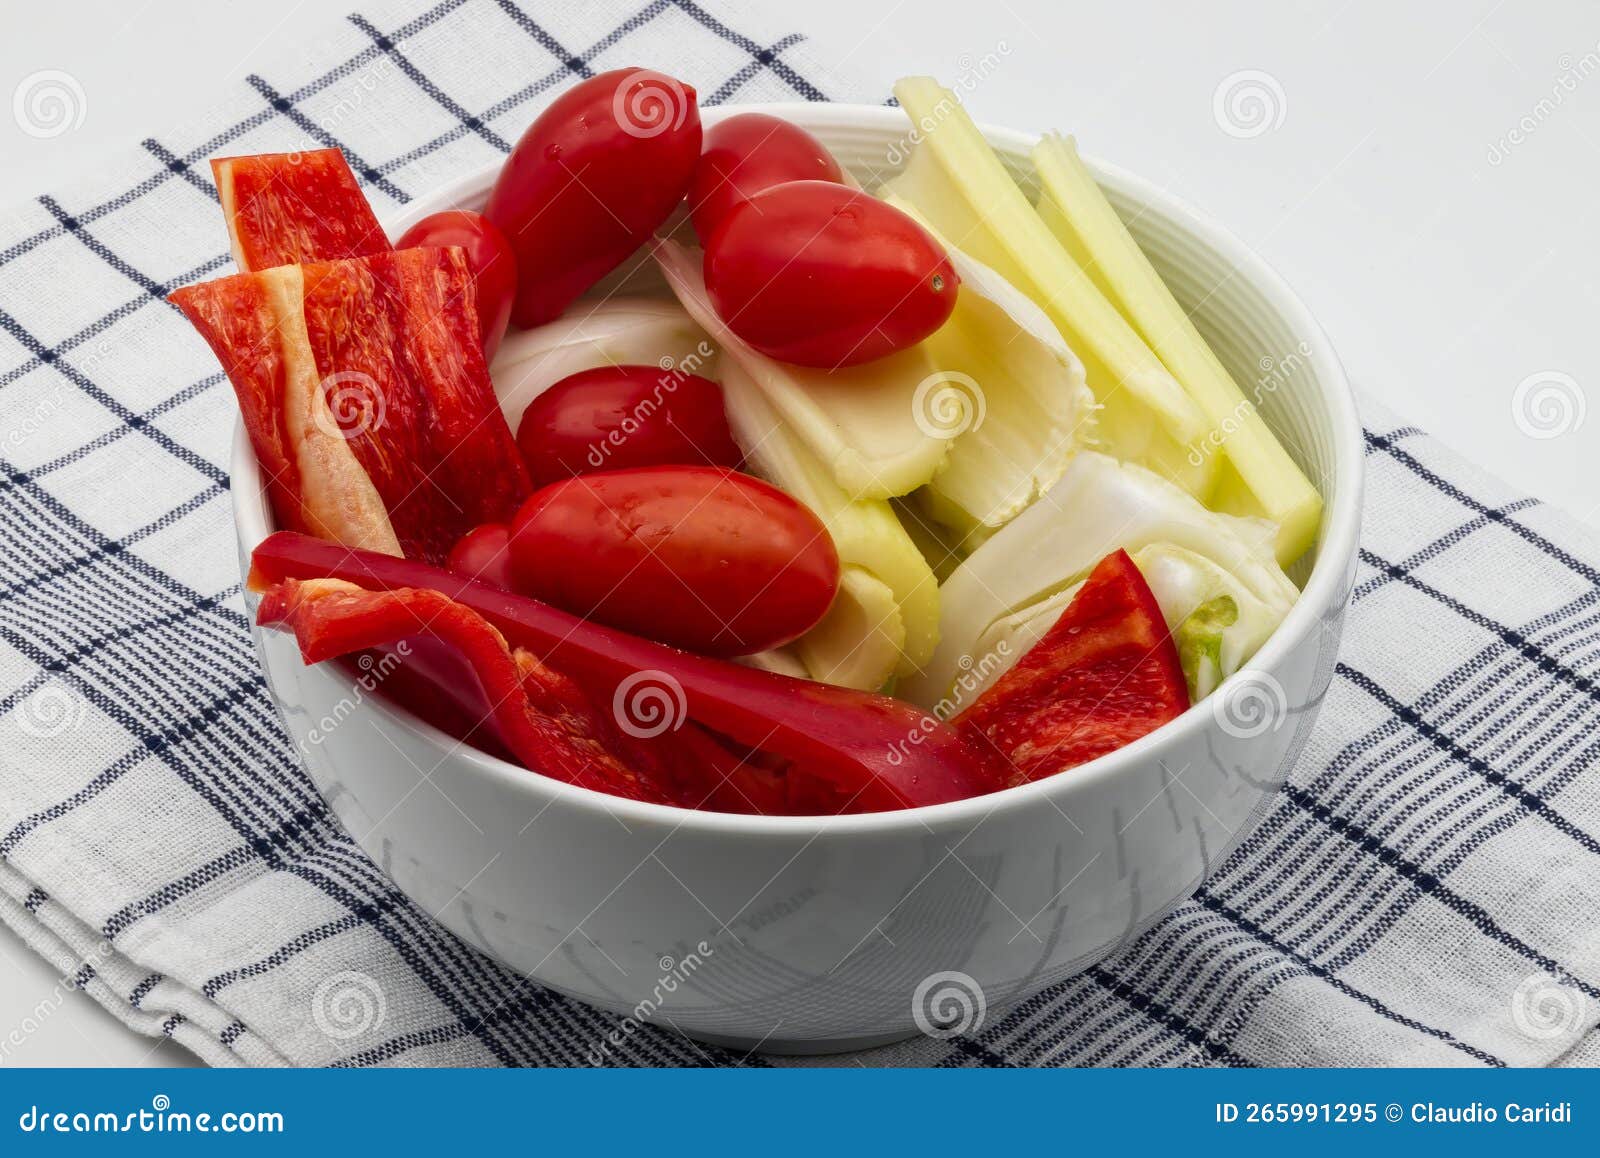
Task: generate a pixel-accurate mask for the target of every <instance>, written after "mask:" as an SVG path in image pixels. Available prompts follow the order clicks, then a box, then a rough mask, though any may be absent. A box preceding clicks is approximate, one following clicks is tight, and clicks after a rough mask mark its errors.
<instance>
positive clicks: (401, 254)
mask: <svg viewBox="0 0 1600 1158" xmlns="http://www.w3.org/2000/svg"><path fill="white" fill-rule="evenodd" d="M474 294H475V290H474V287H473V281H472V274H471V271H470V270H469V269H468V268H467V265H466V261H465V259H464V257H463V256H462V253H461V251H460V250H459V249H404V250H396V251H393V252H388V253H381V254H375V255H373V256H370V257H362V258H352V259H349V260H344V261H332V262H320V263H315V264H311V265H284V266H277V267H275V268H272V269H267V270H263V271H261V272H259V273H243V274H236V275H234V276H233V277H226V278H220V279H218V280H216V281H209V282H202V283H201V284H199V285H194V286H189V287H187V288H185V289H180V290H177V291H176V292H174V293H173V294H172V295H171V300H172V301H173V302H175V303H176V304H177V305H178V307H179V308H180V309H182V310H183V312H184V313H185V314H186V315H187V316H188V317H189V320H190V321H191V322H193V323H194V325H195V328H196V329H198V330H199V331H200V334H201V336H203V337H204V338H205V339H206V341H207V342H209V343H210V345H211V348H212V350H213V351H214V352H215V353H216V355H217V357H218V359H219V360H220V361H221V362H222V365H223V369H224V370H226V371H227V374H228V377H229V379H230V380H231V381H232V382H233V386H234V391H235V393H236V394H237V395H238V398H239V408H240V411H241V412H242V414H243V416H244V422H245V426H246V428H247V429H248V430H249V432H250V440H251V444H252V445H253V446H254V448H255V452H256V457H257V459H258V461H259V462H260V463H261V467H262V470H263V472H264V473H265V474H266V476H267V485H268V488H269V497H270V499H271V501H272V506H273V510H274V512H275V513H276V515H277V517H278V520H279V522H280V524H281V525H283V526H287V527H291V528H294V529H296V530H303V531H307V532H309V533H311V534H315V535H318V536H320V537H322V538H326V539H331V540H333V541H334V542H338V543H342V544H344V545H346V546H350V547H365V548H368V549H370V550H376V551H383V552H386V553H389V554H401V553H404V554H405V555H407V556H412V557H416V558H422V559H428V560H430V561H435V562H443V561H444V559H445V558H446V557H447V556H448V555H449V553H450V548H451V546H453V545H454V544H455V542H456V541H457V540H458V539H460V538H461V536H462V535H464V534H466V532H467V531H469V530H471V529H472V528H473V527H475V526H477V525H478V524H479V523H489V522H504V521H506V520H508V519H509V518H510V517H511V516H512V515H513V514H514V513H515V512H516V510H517V507H518V506H519V505H520V504H521V502H522V500H523V499H524V498H526V497H527V495H528V492H529V489H530V488H529V485H528V475H527V471H526V469H525V468H524V466H523V464H522V458H521V456H520V455H519V454H518V453H517V446H516V442H515V441H514V440H513V438H512V436H511V428H510V427H508V426H507V425H506V421H505V417H504V415H503V414H502V412H501V410H500V406H499V403H498V402H497V401H496V400H495V396H494V389H493V386H492V385H491V383H490V381H489V372H488V368H487V367H486V366H485V365H484V361H483V351H482V348H481V345H480V343H479V338H478V320H477V316H476V314H475V313H474V305H473V303H474V300H475V299H474Z"/></svg>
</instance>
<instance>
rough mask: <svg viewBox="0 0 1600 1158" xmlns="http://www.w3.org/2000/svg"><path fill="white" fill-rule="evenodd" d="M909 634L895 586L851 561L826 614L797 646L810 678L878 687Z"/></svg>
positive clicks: (889, 675)
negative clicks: (889, 585)
mask: <svg viewBox="0 0 1600 1158" xmlns="http://www.w3.org/2000/svg"><path fill="white" fill-rule="evenodd" d="M905 638H906V629H905V624H904V623H903V622H902V621H901V618H900V605H899V604H898V603H896V602H895V598H894V592H893V591H891V590H889V587H888V585H887V584H885V583H882V582H880V581H879V580H878V579H877V578H875V577H874V576H873V575H872V573H871V572H869V571H866V570H864V569H863V568H860V567H854V566H850V567H845V568H843V569H842V570H841V571H840V573H839V594H838V595H837V596H836V597H835V598H834V601H833V606H832V607H830V608H828V614H827V615H826V616H824V617H823V620H822V622H821V623H819V624H817V625H816V626H815V627H813V628H812V629H811V630H810V631H808V632H806V633H805V634H804V635H802V636H801V637H800V638H799V639H798V640H796V641H795V644H794V646H795V650H796V651H797V652H799V654H800V660H801V662H802V663H804V664H805V665H806V672H807V674H809V675H810V677H811V678H812V679H814V680H820V681H821V682H822V683H825V684H838V685H839V686H840V687H846V688H861V689H863V690H865V691H876V690H877V689H879V688H881V687H883V685H884V684H886V683H888V682H889V680H891V679H893V678H894V673H895V670H896V669H897V668H898V667H899V665H900V656H901V653H902V650H903V648H904V645H905Z"/></svg>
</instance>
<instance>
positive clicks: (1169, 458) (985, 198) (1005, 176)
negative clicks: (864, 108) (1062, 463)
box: [883, 77, 1217, 500]
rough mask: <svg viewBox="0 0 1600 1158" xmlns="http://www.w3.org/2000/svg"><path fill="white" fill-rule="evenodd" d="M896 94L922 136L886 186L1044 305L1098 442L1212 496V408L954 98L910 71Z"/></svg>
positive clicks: (1197, 494)
mask: <svg viewBox="0 0 1600 1158" xmlns="http://www.w3.org/2000/svg"><path fill="white" fill-rule="evenodd" d="M894 91H895V96H896V97H897V98H898V99H899V101H900V105H901V107H902V108H904V109H905V111H906V113H907V115H908V116H909V117H910V118H911V121H912V123H913V124H914V125H915V126H916V128H917V133H918V137H917V143H916V144H915V145H914V146H913V147H912V149H911V157H910V161H909V162H908V164H907V166H906V168H905V171H904V172H903V173H901V174H900V175H899V176H897V177H895V178H893V179H892V180H890V181H889V182H887V183H886V185H885V186H884V190H883V192H887V193H889V194H891V195H893V196H895V197H898V198H901V199H903V200H905V201H907V202H909V203H910V204H912V205H913V206H915V207H916V209H917V211H918V212H919V213H920V214H921V215H922V216H923V217H925V218H927V219H928V220H929V221H930V222H932V223H933V225H934V227H935V228H937V229H938V230H939V232H940V233H941V234H943V235H944V236H945V237H947V238H948V239H949V240H950V242H951V244H953V245H956V246H958V247H960V248H961V249H963V250H965V251H967V252H968V253H970V254H971V255H972V256H974V257H976V258H977V259H978V260H979V261H981V262H983V263H984V264H985V265H988V266H990V267H991V268H993V269H994V270H995V271H996V272H998V273H999V274H1000V275H1001V276H1002V277H1004V278H1006V279H1008V280H1009V281H1011V282H1012V283H1013V284H1014V285H1016V286H1017V287H1018V288H1019V289H1021V290H1022V291H1023V292H1024V293H1026V294H1028V295H1029V296H1030V297H1032V298H1033V299H1034V301H1036V302H1037V303H1038V304H1039V305H1040V306H1042V307H1043V308H1044V311H1045V313H1046V314H1047V315H1048V316H1049V318H1050V320H1051V321H1052V322H1054V323H1055V325H1056V328H1057V329H1059V330H1060V331H1061V335H1062V336H1063V337H1064V338H1065V339H1066V341H1067V344H1068V345H1069V346H1070V347H1071V348H1072V350H1073V352H1074V353H1076V354H1077V355H1078V357H1079V358H1081V359H1082V360H1083V363H1084V367H1085V369H1086V370H1087V374H1088V383H1089V389H1090V390H1091V391H1093V393H1094V396H1095V398H1096V400H1097V401H1098V402H1099V403H1100V404H1101V406H1102V407H1103V410H1102V411H1101V414H1100V418H1099V426H1098V429H1097V431H1096V443H1097V445H1098V446H1099V447H1100V448H1101V449H1103V450H1105V451H1107V452H1108V453H1111V454H1115V455H1116V456H1117V457H1118V458H1122V459H1126V460H1130V461H1133V462H1137V463H1140V464H1141V465H1143V466H1146V467H1148V468H1149V469H1151V470H1153V471H1155V472H1156V473H1158V474H1161V475H1163V476H1165V477H1167V478H1169V479H1171V480H1172V481H1173V482H1175V483H1177V484H1178V485H1179V486H1181V487H1183V488H1184V489H1185V490H1186V491H1188V492H1189V493H1190V494H1192V495H1194V496H1195V497H1197V498H1200V499H1202V500H1205V499H1207V498H1209V497H1210V494H1211V490H1212V488H1213V486H1214V484H1215V480H1216V473H1217V464H1216V462H1215V461H1214V456H1210V455H1205V454H1199V453H1195V448H1196V447H1198V446H1199V445H1200V440H1201V439H1203V438H1204V437H1205V435H1206V434H1207V432H1208V431H1209V430H1210V427H1211V424H1210V422H1209V421H1208V420H1207V419H1206V416H1205V413H1204V412H1203V411H1202V410H1201V409H1200V407H1199V406H1197V405H1196V404H1195V402H1194V400H1193V399H1191V398H1190V397H1189V396H1188V395H1187V394H1185V393H1184V391H1183V388H1182V387H1181V386H1179V385H1178V383H1177V382H1176V381H1175V380H1174V379H1173V377H1172V375H1171V374H1170V373H1169V372H1168V371H1167V368H1166V367H1165V366H1163V365H1162V364H1161V361H1160V359H1159V358H1157V357H1156V356H1155V354H1154V353H1152V352H1151V350H1150V348H1149V347H1148V346H1147V345H1145V342H1144V340H1143V339H1142V338H1140V337H1139V335H1138V334H1137V333H1136V332H1135V331H1134V329H1133V328H1132V327H1131V326H1130V325H1128V323H1127V322H1126V321H1125V320H1124V319H1123V317H1122V315H1121V314H1119V313H1118V312H1117V310H1116V307H1115V306H1113V305H1112V304H1111V303H1110V302H1109V301H1107V300H1106V298H1105V296H1104V295H1103V294H1101V292H1100V291H1099V290H1098V289H1096V288H1095V285H1094V283H1093V282H1092V281H1090V280H1089V278H1088V276H1087V275H1086V274H1084V272H1083V271H1082V270H1081V269H1079V268H1078V266H1077V264H1076V263H1075V262H1073V260H1072V258H1071V257H1069V256H1068V255H1067V252H1066V250H1064V249H1063V248H1062V247H1061V243H1060V242H1058V241H1057V240H1056V239H1055V236H1054V235H1053V234H1052V233H1051V232H1050V230H1048V229H1047V228H1045V225H1044V222H1043V221H1041V220H1039V215H1038V213H1036V212H1035V211H1034V208H1033V206H1032V205H1030V204H1029V203H1028V199H1027V198H1026V197H1025V196H1023V193H1022V190H1021V189H1019V188H1018V187H1017V184H1016V182H1015V181H1013V180H1012V179H1011V176H1010V174H1009V173H1008V172H1007V171H1006V169H1005V166H1004V165H1002V164H1001V162H1000V159H999V157H997V156H996V155H995V153H994V150H993V149H991V148H990V147H989V145H988V142H986V141H985V140H984V139H983V135H982V134H981V133H980V132H979V131H978V128H977V126H976V125H974V124H973V123H972V119H971V118H970V117H969V116H968V115H967V113H966V110H964V109H963V108H962V107H961V105H960V102H959V101H957V99H956V98H955V96H954V95H952V94H951V93H950V92H949V91H948V90H946V89H944V88H942V87H940V85H939V83H938V82H937V81H935V80H933V79H931V78H929V77H909V78H907V79H904V80H902V81H900V82H899V83H898V84H896V85H895V89H894Z"/></svg>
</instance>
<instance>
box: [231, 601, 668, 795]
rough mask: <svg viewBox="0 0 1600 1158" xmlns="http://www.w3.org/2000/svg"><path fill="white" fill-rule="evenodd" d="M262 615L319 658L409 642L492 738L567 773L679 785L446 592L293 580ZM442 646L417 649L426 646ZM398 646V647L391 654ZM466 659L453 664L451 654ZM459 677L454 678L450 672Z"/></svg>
mask: <svg viewBox="0 0 1600 1158" xmlns="http://www.w3.org/2000/svg"><path fill="white" fill-rule="evenodd" d="M256 618H257V622H259V623H262V624H265V625H269V626H283V627H287V628H288V629H290V630H292V631H293V632H294V635H295V639H296V640H297V641H298V642H299V644H300V655H301V658H303V659H304V660H305V662H307V663H319V662H321V661H323V660H329V659H335V658H338V657H339V656H344V655H348V654H350V653H352V652H358V651H363V650H365V649H368V648H376V647H394V646H396V645H398V644H401V643H405V644H406V645H407V647H406V651H405V653H404V658H402V659H401V661H400V662H401V663H402V664H403V665H406V666H410V665H411V663H412V661H413V658H415V659H417V660H418V661H419V662H420V663H421V664H423V665H425V666H423V667H422V668H421V670H423V671H425V672H426V673H427V674H428V677H429V678H430V680H431V681H433V682H435V683H436V685H437V686H438V687H440V688H441V689H448V690H449V692H450V693H451V694H452V696H453V698H454V699H455V701H456V702H457V704H458V705H461V706H466V705H468V704H471V705H473V707H474V708H475V710H474V711H473V716H474V717H475V718H476V719H478V720H479V721H481V727H482V728H483V729H484V731H485V732H486V733H487V734H488V737H489V738H490V739H492V740H493V741H494V743H495V744H496V745H498V746H500V747H503V748H504V749H506V750H507V751H509V752H511V753H512V754H513V755H515V756H516V758H517V759H518V760H519V761H520V762H521V763H522V764H524V765H525V766H527V767H529V768H532V769H535V770H537V771H539V772H542V773H544V774H545V775H546V776H551V777H554V778H556V779H558V780H565V781H567V782H568V783H571V784H578V785H582V786H583V787H585V788H592V789H595V790H597V791H600V792H610V793H612V794H614V795H617V796H627V797H631V798H632V799H635V800H654V801H657V802H667V801H675V800H676V799H677V798H678V796H679V793H678V791H677V789H676V787H675V786H674V785H672V783H671V779H670V775H669V773H668V772H667V771H666V769H665V768H663V766H662V764H661V762H660V761H659V760H656V759H655V758H654V756H653V754H652V753H651V752H650V751H649V750H648V749H647V748H646V747H645V746H643V745H632V746H631V747H630V750H629V751H627V753H626V756H627V758H626V759H624V758H623V757H622V756H621V755H619V754H618V753H619V749H620V748H621V747H622V745H621V744H619V743H617V742H616V738H615V736H614V735H613V730H612V729H611V728H609V727H608V726H607V725H606V723H605V721H604V719H603V718H602V717H601V716H600V715H599V713H597V712H596V711H595V709H594V707H593V705H591V704H590V702H589V700H588V698H587V697H585V696H584V694H583V692H582V691H581V690H580V689H579V688H578V686H577V685H576V684H575V683H573V682H572V681H571V680H569V679H567V678H566V677H565V676H563V675H561V674H560V673H559V672H556V671H554V670H552V669H551V668H549V667H548V666H546V665H545V664H543V663H541V662H540V661H539V660H538V659H537V658H536V657H534V656H533V655H532V654H531V653H529V652H527V651H525V650H523V649H521V648H518V649H516V650H512V649H511V648H510V647H509V646H507V644H506V641H505V638H504V637H503V636H502V635H501V634H500V633H499V632H498V631H496V630H495V629H494V628H493V627H491V626H490V625H489V624H488V623H487V622H486V621H485V620H484V618H483V617H482V616H481V615H478V614H476V613H475V612H473V611H471V610H470V609H468V608H466V607H463V606H462V605H461V604H459V603H455V602H453V601H452V600H450V599H449V598H448V597H446V596H444V595H442V594H440V593H439V592H437V591H429V590H422V589H415V588H403V589H399V590H395V591H368V590H366V589H364V588H361V587H358V586H356V585H355V584H353V583H345V582H342V581H340V580H337V579H312V580H307V581H304V582H301V581H298V580H290V581H288V582H286V583H281V584H278V585H277V586H274V587H272V588H270V589H269V590H268V591H266V593H265V594H264V595H263V596H262V600H261V606H260V609H259V611H258V612H257V617H256ZM428 644H432V645H434V647H435V649H436V650H429V651H426V652H423V653H420V654H419V653H418V652H417V651H416V650H415V649H416V648H417V646H418V645H423V646H426V645H428ZM391 654H393V653H391ZM450 658H454V659H455V660H456V661H458V667H457V671H456V672H454V673H450V672H449V671H448V660H449V659H450ZM447 676H448V677H452V678H446V677H447Z"/></svg>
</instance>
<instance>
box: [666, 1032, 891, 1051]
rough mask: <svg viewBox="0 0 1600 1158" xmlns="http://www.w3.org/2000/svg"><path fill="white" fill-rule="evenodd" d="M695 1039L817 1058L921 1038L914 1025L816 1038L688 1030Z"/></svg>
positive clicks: (739, 1048)
mask: <svg viewBox="0 0 1600 1158" xmlns="http://www.w3.org/2000/svg"><path fill="white" fill-rule="evenodd" d="M688 1036H690V1037H692V1038H694V1039H695V1040H696V1041H699V1042H704V1043H705V1044H706V1045H714V1046H717V1047H718V1048H719V1049H725V1050H727V1051H728V1052H729V1053H737V1054H749V1053H773V1054H778V1055H780V1056H783V1057H815V1056H818V1055H821V1054H828V1053H855V1052H856V1051H857V1050H863V1049H876V1048H877V1047H878V1046H880V1045H893V1044H895V1043H896V1042H899V1041H910V1040H911V1039H912V1038H914V1037H920V1036H921V1031H920V1030H918V1029H916V1028H915V1027H913V1028H911V1029H905V1030H897V1031H896V1032H894V1033H882V1034H871V1035H868V1036H866V1037H813V1038H805V1037H799V1038H782V1037H768V1038H750V1037H723V1036H721V1035H719V1034H715V1033H692V1032H691V1033H689V1035H688Z"/></svg>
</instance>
